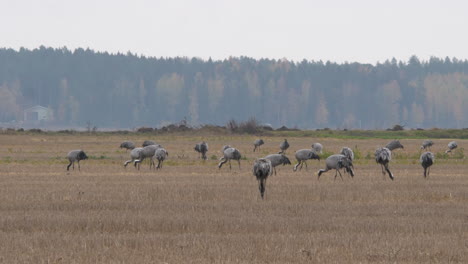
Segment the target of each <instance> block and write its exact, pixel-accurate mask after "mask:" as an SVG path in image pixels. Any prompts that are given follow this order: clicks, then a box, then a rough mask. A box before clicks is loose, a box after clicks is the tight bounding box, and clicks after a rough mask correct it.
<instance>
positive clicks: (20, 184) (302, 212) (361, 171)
mask: <svg viewBox="0 0 468 264" xmlns="http://www.w3.org/2000/svg"><path fill="white" fill-rule="evenodd" d="M255 138H256V137H253V136H216V135H212V136H198V135H189V134H185V135H174V136H170V135H165V136H151V135H137V134H129V135H104V134H97V135H94V134H90V135H86V134H79V135H58V134H29V135H23V134H16V135H7V134H3V135H0V146H1V147H0V238H1V239H0V263H417V262H424V263H467V262H468V175H467V172H466V169H467V162H466V160H465V159H464V158H460V159H456V158H450V159H437V160H436V163H435V165H434V166H433V167H432V170H431V175H430V177H429V178H428V179H424V178H423V176H422V168H421V166H420V165H419V163H418V160H417V157H419V146H420V144H421V142H422V140H419V139H418V140H415V139H411V140H401V142H402V143H403V145H405V149H404V150H401V149H400V150H396V151H395V157H394V160H393V161H392V162H391V164H390V169H391V170H392V172H393V173H394V175H395V181H391V180H390V179H389V178H388V177H385V178H384V177H383V176H382V174H381V172H380V166H379V165H377V164H376V163H375V162H374V160H373V159H372V158H369V157H368V155H369V153H371V154H372V153H373V151H374V150H375V148H376V147H378V146H383V145H385V144H386V143H387V142H388V141H389V140H385V139H366V140H362V139H359V140H358V139H328V138H327V139H317V138H308V137H297V138H288V141H289V143H290V144H291V147H290V149H289V150H288V152H287V156H288V157H289V158H290V159H291V162H293V165H294V163H295V159H294V151H295V150H298V149H302V148H309V147H310V145H311V144H312V143H314V142H321V143H322V144H323V145H324V149H325V151H326V152H327V153H337V152H339V151H340V149H341V147H343V146H348V147H351V148H353V149H355V150H357V151H356V152H358V156H360V157H359V159H357V160H356V161H355V173H356V176H355V177H354V178H353V179H352V178H350V177H349V176H348V175H344V180H343V181H342V180H341V179H340V178H338V179H337V180H336V181H334V180H333V177H334V172H331V171H330V172H327V173H325V174H324V175H322V177H321V178H320V181H318V180H317V170H318V169H319V168H321V167H323V166H324V164H325V162H324V161H323V160H322V161H320V162H318V161H315V160H314V161H309V162H308V165H309V166H308V168H309V169H308V170H305V168H303V170H302V171H300V172H293V171H292V166H291V165H289V166H284V167H278V174H277V175H274V176H272V177H271V178H269V179H268V181H267V189H266V199H265V200H261V199H260V196H259V192H258V185H257V181H256V180H255V178H254V176H253V175H252V172H251V168H252V163H253V159H254V158H255V157H261V156H265V155H267V154H271V153H276V152H277V151H278V146H279V144H280V142H281V141H282V140H283V137H264V140H265V143H266V144H265V145H264V146H262V148H261V151H260V153H253V152H252V149H253V146H252V142H253V141H254V139H255ZM127 139H129V140H132V141H134V142H135V143H136V144H138V145H140V144H141V143H142V142H143V140H146V139H150V140H155V141H156V142H158V143H160V144H162V145H163V146H164V147H165V148H166V149H167V150H168V151H169V159H168V160H167V161H166V162H165V164H164V166H163V169H162V170H159V171H152V170H151V171H150V170H149V166H148V164H143V165H142V168H141V170H140V171H137V170H135V169H134V168H133V167H132V166H128V168H127V169H124V167H123V166H122V164H123V162H124V161H125V160H127V159H128V156H129V154H128V152H127V153H126V152H125V151H124V150H121V149H119V148H118V146H119V145H120V142H122V141H123V140H127ZM201 140H205V141H207V142H208V143H209V147H210V150H209V152H208V160H207V161H205V162H203V161H201V160H200V159H199V158H198V154H197V153H195V152H194V151H193V146H194V144H195V143H196V142H199V141H201ZM434 141H435V143H436V144H435V145H434V147H433V148H432V151H433V152H440V153H442V152H443V151H444V150H445V147H446V145H447V143H448V142H449V140H443V139H441V140H434ZM457 141H458V143H459V146H460V147H463V146H466V145H468V141H465V140H457ZM225 144H230V145H232V146H235V147H237V148H238V149H239V150H240V151H241V153H242V154H243V155H244V156H245V157H246V159H243V160H242V161H241V165H242V167H241V169H240V170H239V168H238V167H237V163H236V162H233V163H232V170H229V166H226V165H228V164H226V165H225V166H224V167H223V168H222V169H221V170H218V168H217V166H216V165H217V162H218V161H217V159H216V158H219V157H220V155H221V152H220V150H221V147H222V146H223V145H225ZM356 147H357V148H356ZM78 148H82V149H84V150H85V152H86V153H87V154H88V156H89V157H90V159H89V160H85V161H82V162H81V171H78V170H77V167H76V166H75V170H74V171H70V172H67V171H66V165H67V164H68V161H67V160H65V156H66V154H67V152H68V151H69V150H72V149H78ZM366 156H367V158H366Z"/></svg>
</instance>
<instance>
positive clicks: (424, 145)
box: [421, 140, 434, 150]
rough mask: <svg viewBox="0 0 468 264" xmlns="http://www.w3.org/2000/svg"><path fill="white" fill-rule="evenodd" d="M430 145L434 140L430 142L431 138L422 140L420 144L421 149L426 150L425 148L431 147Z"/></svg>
mask: <svg viewBox="0 0 468 264" xmlns="http://www.w3.org/2000/svg"><path fill="white" fill-rule="evenodd" d="M432 145H434V142H432V140H424V141H423V143H422V145H421V149H424V150H427V149H429V150H430V149H431V147H432Z"/></svg>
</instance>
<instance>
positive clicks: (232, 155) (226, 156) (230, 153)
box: [218, 145, 241, 170]
mask: <svg viewBox="0 0 468 264" xmlns="http://www.w3.org/2000/svg"><path fill="white" fill-rule="evenodd" d="M240 159H241V154H240V152H239V150H237V149H236V148H233V147H231V146H229V145H227V146H224V147H223V157H221V158H220V159H219V160H220V162H219V164H218V168H219V169H221V167H222V166H223V164H224V163H226V162H228V161H229V169H231V160H237V163H239V170H240V168H241V166H240Z"/></svg>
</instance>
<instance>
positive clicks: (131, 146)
mask: <svg viewBox="0 0 468 264" xmlns="http://www.w3.org/2000/svg"><path fill="white" fill-rule="evenodd" d="M120 148H124V149H125V151H127V150H129V149H130V150H132V149H134V148H135V143H133V142H132V141H124V142H122V144H120Z"/></svg>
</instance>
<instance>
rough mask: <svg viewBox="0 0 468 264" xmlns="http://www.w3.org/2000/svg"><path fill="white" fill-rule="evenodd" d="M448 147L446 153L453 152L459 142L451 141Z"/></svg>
mask: <svg viewBox="0 0 468 264" xmlns="http://www.w3.org/2000/svg"><path fill="white" fill-rule="evenodd" d="M447 146H448V149H447V150H446V151H445V153H449V152H452V150H454V149H456V148H457V147H458V145H457V142H455V141H452V142H450V143H448V145H447Z"/></svg>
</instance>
